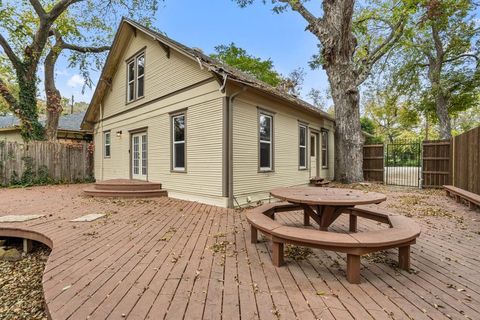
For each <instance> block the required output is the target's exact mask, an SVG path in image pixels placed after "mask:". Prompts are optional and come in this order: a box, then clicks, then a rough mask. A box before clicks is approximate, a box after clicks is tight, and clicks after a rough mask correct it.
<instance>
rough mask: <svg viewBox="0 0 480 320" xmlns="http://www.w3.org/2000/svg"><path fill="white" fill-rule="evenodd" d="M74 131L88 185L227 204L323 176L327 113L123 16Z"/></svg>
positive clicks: (329, 135) (328, 160) (328, 155)
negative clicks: (120, 183) (86, 148)
mask: <svg viewBox="0 0 480 320" xmlns="http://www.w3.org/2000/svg"><path fill="white" fill-rule="evenodd" d="M82 128H83V129H93V131H94V143H95V178H96V179H97V181H104V180H109V179H141V180H148V181H152V182H160V183H162V185H163V187H164V188H166V189H167V190H168V193H169V195H170V196H171V197H175V198H181V199H188V200H192V201H199V202H203V203H209V204H215V205H219V206H228V207H234V206H241V205H244V204H246V203H248V202H256V201H258V200H262V199H266V198H268V197H269V192H268V191H269V190H270V189H272V188H274V187H278V186H294V185H304V184H307V183H308V182H309V178H310V177H312V176H322V177H325V178H328V179H330V178H332V177H333V169H334V168H333V165H334V155H333V150H334V148H333V144H334V131H333V130H334V119H333V118H332V117H331V116H330V115H328V114H327V113H325V112H323V111H321V110H319V109H317V108H315V107H313V106H312V105H310V104H308V103H306V102H304V101H302V100H300V99H298V98H296V97H294V96H291V95H288V94H285V93H283V92H280V91H278V90H276V89H275V88H273V87H271V86H269V85H267V84H265V83H263V82H261V81H259V80H257V79H255V78H253V77H251V76H249V75H247V74H245V73H242V72H240V71H238V70H235V69H232V68H231V67H228V66H226V65H224V64H222V63H220V62H218V61H215V60H213V59H211V58H210V57H208V56H206V55H205V54H203V53H202V51H201V50H199V49H193V48H189V47H186V46H184V45H182V44H180V43H178V42H176V41H174V40H172V39H170V38H168V37H166V36H165V35H163V34H161V33H158V32H155V31H153V30H150V29H148V28H146V27H144V26H142V25H140V24H138V23H136V22H134V21H131V20H128V19H123V20H122V22H121V24H120V26H119V29H118V31H117V34H116V36H115V39H114V42H113V44H112V49H111V51H110V53H109V55H108V57H107V61H106V64H105V66H104V68H103V71H102V74H101V76H100V80H99V82H98V85H97V87H96V90H95V93H94V95H93V97H92V101H91V103H90V106H89V108H88V110H87V113H86V115H85V119H84V122H83V124H82Z"/></svg>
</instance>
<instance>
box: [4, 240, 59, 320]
mask: <svg viewBox="0 0 480 320" xmlns="http://www.w3.org/2000/svg"><path fill="white" fill-rule="evenodd" d="M17 249H18V250H21V248H20V247H18V248H17ZM49 254H50V249H48V248H47V247H46V246H44V245H40V244H37V243H36V244H35V246H34V249H33V251H32V252H31V253H29V254H27V255H25V256H24V257H23V259H21V260H20V261H16V262H10V261H0V319H1V320H7V319H8V320H10V319H11V320H13V319H15V320H23V319H25V320H27V319H28V320H37V319H47V315H46V313H45V309H44V304H45V301H44V297H43V289H42V275H43V270H44V268H45V263H46V261H47V258H48V255H49Z"/></svg>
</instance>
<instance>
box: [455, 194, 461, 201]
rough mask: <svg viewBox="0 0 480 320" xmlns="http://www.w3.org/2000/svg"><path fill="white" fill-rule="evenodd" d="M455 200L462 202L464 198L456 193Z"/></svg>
mask: <svg viewBox="0 0 480 320" xmlns="http://www.w3.org/2000/svg"><path fill="white" fill-rule="evenodd" d="M455 201H457V202H458V203H460V202H462V198H460V196H457V195H455Z"/></svg>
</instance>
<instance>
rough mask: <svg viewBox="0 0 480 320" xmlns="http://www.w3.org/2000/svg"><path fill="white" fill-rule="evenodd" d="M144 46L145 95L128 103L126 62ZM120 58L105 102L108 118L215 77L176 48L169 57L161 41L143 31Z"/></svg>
mask: <svg viewBox="0 0 480 320" xmlns="http://www.w3.org/2000/svg"><path fill="white" fill-rule="evenodd" d="M142 48H145V97H144V98H141V99H138V100H136V101H134V102H132V103H128V104H126V101H127V100H126V99H127V97H126V94H127V64H126V62H125V61H126V60H127V59H129V58H130V57H132V56H133V55H134V54H135V53H138V52H139V50H141V49H142ZM119 61H120V62H119V65H118V66H117V71H116V74H115V76H114V77H113V79H112V90H108V92H107V94H106V96H105V99H104V101H103V104H104V106H105V111H104V112H105V114H104V117H110V116H112V115H115V114H117V113H119V112H122V111H124V110H126V109H128V108H132V107H135V106H138V105H140V104H143V103H145V102H147V101H150V100H153V99H155V98H158V97H162V96H165V95H167V94H169V93H172V92H175V91H178V90H180V89H183V88H185V87H188V86H189V85H193V84H195V83H198V82H200V81H202V80H206V79H208V78H210V77H211V74H210V73H209V72H207V71H206V70H202V69H200V67H199V65H198V63H196V62H195V61H193V60H191V59H189V58H187V57H185V56H183V55H181V54H180V53H177V52H176V51H175V50H171V54H170V58H167V56H166V54H165V51H164V50H163V49H162V48H161V46H160V44H158V43H157V42H155V41H153V40H152V39H151V38H150V37H148V36H147V35H144V34H143V33H142V32H137V36H136V37H132V38H131V40H130V42H129V44H128V45H127V49H126V51H125V53H124V54H123V57H122V58H120V60H119Z"/></svg>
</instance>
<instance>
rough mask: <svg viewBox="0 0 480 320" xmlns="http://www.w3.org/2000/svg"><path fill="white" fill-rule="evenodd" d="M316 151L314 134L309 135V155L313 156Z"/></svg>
mask: <svg viewBox="0 0 480 320" xmlns="http://www.w3.org/2000/svg"><path fill="white" fill-rule="evenodd" d="M316 153H317V143H316V141H315V135H311V136H310V157H315V155H316Z"/></svg>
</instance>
